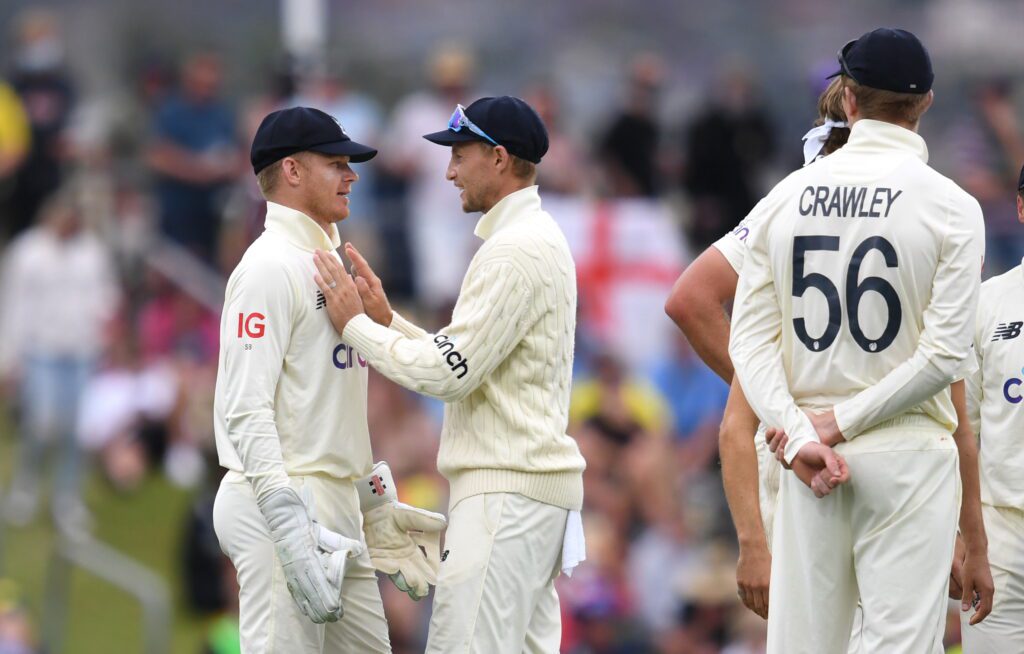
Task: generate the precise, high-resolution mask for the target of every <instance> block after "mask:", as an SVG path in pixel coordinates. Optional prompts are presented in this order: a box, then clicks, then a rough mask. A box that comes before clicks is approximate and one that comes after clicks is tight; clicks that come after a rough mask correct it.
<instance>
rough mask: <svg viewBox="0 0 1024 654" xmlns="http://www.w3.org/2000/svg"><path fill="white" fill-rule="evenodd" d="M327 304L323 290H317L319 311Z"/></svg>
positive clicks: (317, 307) (317, 308)
mask: <svg viewBox="0 0 1024 654" xmlns="http://www.w3.org/2000/svg"><path fill="white" fill-rule="evenodd" d="M326 306H327V298H325V297H324V294H323V291H317V292H316V310H317V311H319V310H320V309H323V308H324V307H326Z"/></svg>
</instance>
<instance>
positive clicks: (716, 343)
mask: <svg viewBox="0 0 1024 654" xmlns="http://www.w3.org/2000/svg"><path fill="white" fill-rule="evenodd" d="M670 315H672V314H670ZM672 319H673V320H675V322H676V325H678V326H679V329H681V330H682V332H683V334H685V335H686V339H687V340H688V341H689V342H690V346H691V347H693V351H694V352H696V353H697V356H699V357H700V358H701V360H702V361H703V362H704V363H705V364H707V366H708V367H709V368H711V370H713V371H714V372H715V374H716V375H718V376H719V377H721V378H722V379H723V380H725V382H726V383H729V382H731V381H732V378H733V374H734V370H733V367H732V360H731V359H730V358H729V320H728V319H727V318H726V315H725V311H724V310H723V309H722V306H721V305H720V304H717V303H714V302H703V303H699V304H696V305H692V306H690V307H688V309H687V310H686V311H685V312H682V313H676V314H675V315H672Z"/></svg>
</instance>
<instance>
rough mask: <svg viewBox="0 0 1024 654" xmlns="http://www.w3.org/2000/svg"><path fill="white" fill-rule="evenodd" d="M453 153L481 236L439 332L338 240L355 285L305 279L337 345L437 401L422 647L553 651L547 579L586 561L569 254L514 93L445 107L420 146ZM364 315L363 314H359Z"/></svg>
mask: <svg viewBox="0 0 1024 654" xmlns="http://www.w3.org/2000/svg"><path fill="white" fill-rule="evenodd" d="M425 138H426V139H427V140H429V141H433V142H434V143H438V144H442V145H446V146H450V147H451V161H450V163H449V165H448V170H447V173H446V175H447V178H448V179H449V180H451V181H452V182H453V183H454V184H455V186H456V188H458V189H460V190H461V194H460V195H461V199H462V208H463V210H464V211H465V212H467V213H469V212H476V211H482V212H484V215H483V216H482V217H481V218H480V219H479V221H478V222H477V226H476V234H477V236H479V237H480V238H482V239H483V240H484V243H483V245H482V246H481V247H480V250H479V251H478V252H477V253H476V255H475V256H474V258H473V260H472V262H471V263H470V266H469V270H468V271H467V273H466V277H465V279H464V281H463V283H462V290H461V292H460V294H459V298H458V302H457V303H456V305H455V309H454V312H453V315H452V322H451V324H450V325H448V326H447V327H445V328H444V329H442V330H440V331H439V332H438V333H437V334H428V333H426V332H425V331H423V330H422V329H420V328H419V327H416V326H415V325H412V324H410V323H409V322H408V321H406V320H405V319H404V318H402V317H401V316H399V315H398V314H396V313H394V312H393V311H392V310H391V308H390V306H389V305H388V302H387V298H386V296H385V295H384V292H383V290H382V289H381V286H380V280H379V279H378V278H377V276H376V275H375V274H374V273H373V271H372V270H371V269H370V267H369V266H368V265H367V264H366V262H365V261H364V260H363V258H362V257H361V256H359V253H358V252H357V251H356V250H355V248H353V247H351V246H350V245H346V253H347V254H348V256H349V257H350V258H351V259H352V261H353V263H354V267H355V272H356V275H357V276H356V278H355V280H353V279H351V278H350V277H349V276H348V274H346V272H345V271H344V270H343V269H342V268H341V266H340V264H338V262H337V260H336V259H334V258H333V257H329V256H325V255H323V253H320V254H318V255H317V268H318V271H319V272H318V277H317V283H318V285H319V286H320V288H321V290H322V291H323V293H324V295H325V297H326V298H327V307H328V309H329V311H330V315H331V320H332V321H333V322H334V326H335V327H336V328H337V329H338V331H339V333H341V334H342V340H343V341H345V342H346V343H351V344H352V345H353V346H355V347H356V348H358V349H359V351H360V352H361V353H362V355H363V356H364V357H365V358H366V359H367V360H368V361H369V362H370V364H371V365H373V366H374V367H375V368H376V369H377V370H379V371H380V372H381V373H382V374H384V375H385V376H387V377H388V378H390V379H392V380H393V381H395V382H397V383H398V384H401V385H402V386H405V387H406V388H410V389H412V390H415V391H417V392H420V393H424V394H426V395H430V396H433V397H437V398H441V399H443V400H445V402H446V403H447V404H446V406H445V418H444V427H443V431H442V435H441V448H440V452H439V453H438V458H437V463H438V469H439V470H440V472H441V473H442V474H443V475H444V476H445V477H446V478H447V479H448V481H449V483H450V487H451V493H450V509H449V519H450V521H451V526H450V527H449V529H448V532H447V535H446V538H445V555H444V557H443V559H444V561H443V563H442V564H441V570H440V573H439V575H438V580H437V591H436V593H435V596H434V608H433V615H432V617H431V620H430V631H429V636H428V640H427V651H428V652H437V653H444V654H453V653H459V652H474V653H479V654H506V653H507V654H519V653H520V652H537V653H541V652H544V653H548V652H557V651H558V648H559V643H560V641H561V620H560V616H559V604H558V596H557V594H556V593H555V588H554V579H555V577H556V576H557V575H558V574H559V571H560V570H570V569H571V568H572V567H573V566H574V565H575V564H576V563H578V562H579V561H581V560H582V559H583V558H584V554H583V535H582V523H581V522H580V517H579V509H580V507H581V505H582V502H583V476H582V475H583V469H584V466H585V464H584V461H583V457H582V456H581V455H580V452H579V449H578V447H577V445H576V442H575V441H574V440H573V439H572V438H571V437H569V436H568V435H566V433H565V430H566V426H567V424H568V412H569V392H570V386H571V379H572V360H573V339H574V332H575V316H576V275H575V266H574V265H573V261H572V257H571V255H570V253H569V247H568V244H567V242H566V240H565V237H564V236H563V235H562V232H561V231H560V230H559V228H558V226H557V224H556V223H555V221H554V220H553V219H552V218H551V216H550V215H548V214H547V213H546V212H545V211H544V210H543V209H542V208H541V199H540V195H539V194H538V190H537V187H536V186H535V185H534V184H535V176H536V165H537V164H538V163H540V160H541V157H543V156H544V153H545V152H546V150H547V146H548V138H547V131H546V129H545V128H544V125H543V123H542V122H541V120H540V118H539V117H538V116H537V114H536V112H535V111H534V110H533V109H532V108H531V107H530V106H529V105H527V104H526V103H525V102H523V101H522V100H520V99H518V98H513V97H508V96H504V97H496V98H483V99H480V100H477V101H476V102H474V103H473V104H471V105H470V106H469V107H468V108H466V109H463V107H462V106H461V105H459V106H457V107H456V109H455V112H454V113H453V114H452V117H451V120H450V121H449V123H448V128H447V129H446V130H443V131H441V132H436V133H433V134H428V135H426V137H425ZM364 306H365V311H366V313H363V311H364Z"/></svg>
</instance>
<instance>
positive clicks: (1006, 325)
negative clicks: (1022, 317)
mask: <svg viewBox="0 0 1024 654" xmlns="http://www.w3.org/2000/svg"><path fill="white" fill-rule="evenodd" d="M1021 327H1024V322H1020V321H1017V322H1001V323H999V326H998V327H996V331H995V332H994V333H993V334H992V340H993V341H1008V340H1010V339H1011V338H1017V337H1018V336H1020V328H1021Z"/></svg>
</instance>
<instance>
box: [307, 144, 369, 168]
mask: <svg viewBox="0 0 1024 654" xmlns="http://www.w3.org/2000/svg"><path fill="white" fill-rule="evenodd" d="M306 149H307V150H309V151H310V152H319V153H320V154H341V155H345V156H347V157H348V160H349V161H350V162H352V163H363V162H364V161H369V160H370V159H373V158H374V157H376V156H377V151H376V150H375V149H373V148H371V147H370V146H368V145H363V144H362V143H356V142H355V141H333V142H331V143H323V144H321V145H313V146H310V147H308V148H306Z"/></svg>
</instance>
